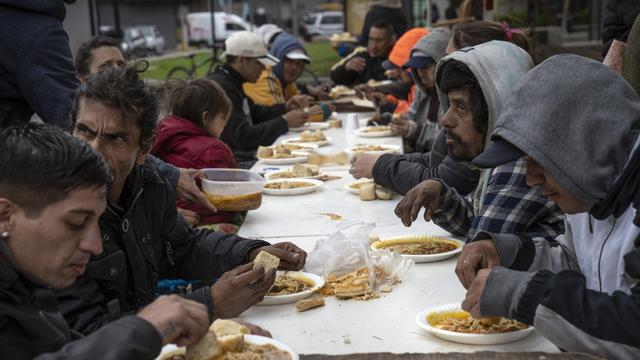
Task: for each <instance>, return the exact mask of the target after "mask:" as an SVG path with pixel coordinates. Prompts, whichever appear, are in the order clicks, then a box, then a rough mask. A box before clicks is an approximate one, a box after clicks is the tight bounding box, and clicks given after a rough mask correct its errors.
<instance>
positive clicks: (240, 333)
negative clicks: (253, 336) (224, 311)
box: [209, 319, 251, 352]
mask: <svg viewBox="0 0 640 360" xmlns="http://www.w3.org/2000/svg"><path fill="white" fill-rule="evenodd" d="M209 330H210V331H213V332H214V333H215V334H216V338H217V340H218V348H220V351H234V352H236V351H241V350H242V347H243V346H244V335H245V334H250V333H251V330H249V328H248V327H246V326H244V325H241V324H238V323H237V322H235V321H232V320H223V319H218V320H216V321H214V322H213V324H211V327H209Z"/></svg>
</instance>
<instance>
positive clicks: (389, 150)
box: [345, 144, 400, 156]
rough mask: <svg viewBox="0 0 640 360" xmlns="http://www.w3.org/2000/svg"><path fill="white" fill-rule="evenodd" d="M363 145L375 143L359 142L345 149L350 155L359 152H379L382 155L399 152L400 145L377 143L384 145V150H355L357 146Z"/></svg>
mask: <svg viewBox="0 0 640 360" xmlns="http://www.w3.org/2000/svg"><path fill="white" fill-rule="evenodd" d="M365 145H375V144H359V145H356V146H352V147H350V148H347V149H346V150H345V151H346V152H347V154H349V155H350V156H353V155H355V154H359V153H367V154H379V155H382V154H399V153H400V146H398V145H378V146H381V147H384V148H385V150H374V151H362V150H358V151H356V150H355V149H357V148H358V147H361V146H365Z"/></svg>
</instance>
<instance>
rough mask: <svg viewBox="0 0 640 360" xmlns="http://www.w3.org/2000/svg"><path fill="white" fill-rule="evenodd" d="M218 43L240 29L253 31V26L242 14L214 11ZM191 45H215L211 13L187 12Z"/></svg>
mask: <svg viewBox="0 0 640 360" xmlns="http://www.w3.org/2000/svg"><path fill="white" fill-rule="evenodd" d="M214 16H215V17H214V19H215V26H216V32H215V34H216V43H220V42H223V41H225V40H226V39H227V38H228V37H229V35H231V34H233V33H234V32H238V31H243V30H247V31H252V30H253V29H252V26H251V24H249V23H248V22H246V21H244V19H242V18H241V17H240V16H238V15H234V14H227V13H225V12H215V13H214ZM187 31H188V36H189V45H196V46H213V41H212V37H211V13H210V12H197V13H191V14H187Z"/></svg>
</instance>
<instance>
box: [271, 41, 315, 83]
mask: <svg viewBox="0 0 640 360" xmlns="http://www.w3.org/2000/svg"><path fill="white" fill-rule="evenodd" d="M293 50H298V51H302V52H303V53H304V54H305V55H307V50H305V48H304V45H302V43H301V42H300V41H299V40H298V39H296V38H295V37H294V36H293V35H291V34H289V33H286V32H283V33H281V34H280V35H278V37H277V38H276V40H275V41H274V42H273V45H272V46H271V49H270V50H269V53H271V55H273V56H275V57H276V58H278V60H280V62H279V63H278V64H277V65H275V66H273V67H272V68H271V69H272V70H273V73H274V74H275V75H276V76H277V77H278V79H279V80H280V83H281V84H282V85H283V86H286V85H287V84H285V83H284V58H285V55H287V54H288V53H289V52H291V51H293Z"/></svg>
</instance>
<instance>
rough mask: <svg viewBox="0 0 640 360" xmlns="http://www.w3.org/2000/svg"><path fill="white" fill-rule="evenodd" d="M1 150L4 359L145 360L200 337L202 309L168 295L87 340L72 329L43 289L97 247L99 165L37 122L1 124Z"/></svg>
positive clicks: (101, 196)
mask: <svg viewBox="0 0 640 360" xmlns="http://www.w3.org/2000/svg"><path fill="white" fill-rule="evenodd" d="M0 153H1V154H3V156H0V168H1V169H3V171H0V349H2V350H1V353H2V358H3V359H33V358H37V359H41V360H42V359H61V358H64V359H93V358H98V357H99V358H100V359H113V360H120V359H132V360H133V359H153V358H155V357H156V356H157V355H158V353H159V352H160V349H161V347H162V345H164V344H167V343H179V344H183V345H187V344H193V343H194V342H195V341H197V340H198V339H199V338H200V337H201V336H202V335H204V333H205V332H206V331H207V328H208V324H209V321H208V320H209V319H208V316H207V311H206V308H205V306H203V305H202V304H199V303H197V302H194V301H190V300H187V299H184V298H181V297H178V296H175V295H172V296H163V297H161V298H159V299H158V300H156V301H154V302H153V303H151V304H150V305H149V306H147V307H145V308H144V309H142V310H141V311H140V312H139V313H138V314H137V316H136V315H130V316H125V317H122V318H121V319H119V320H118V321H114V322H113V323H111V324H109V325H107V326H105V327H103V328H102V329H100V330H99V331H97V332H96V333H95V334H93V335H91V336H87V337H83V336H82V335H81V334H79V333H77V332H75V331H73V330H71V329H70V328H69V326H68V325H67V323H66V322H65V321H64V318H63V317H62V314H61V313H60V310H59V309H58V304H57V303H56V297H55V295H54V293H53V291H52V289H60V288H65V287H68V286H71V285H72V284H73V283H74V282H75V281H76V279H77V278H78V276H80V275H81V274H82V273H83V272H84V270H85V267H86V265H87V263H88V262H89V259H90V257H91V256H92V255H98V254H100V253H101V252H102V244H101V242H100V233H99V227H98V217H99V216H100V214H101V213H102V212H103V211H104V209H105V206H106V193H107V185H108V183H109V182H110V179H111V176H110V174H109V171H108V168H107V164H106V163H105V162H104V160H103V159H102V158H101V156H100V155H99V154H97V153H96V152H95V151H93V150H92V149H91V148H90V147H89V146H87V145H86V144H84V143H83V142H82V141H79V140H77V139H74V138H73V137H71V136H70V135H68V134H66V133H64V132H62V131H61V130H59V129H57V128H55V127H53V126H50V125H42V124H28V123H24V124H22V125H18V126H11V127H7V128H4V129H1V130H0ZM25 164H28V165H29V166H25ZM132 339H135V340H134V341H132Z"/></svg>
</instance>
